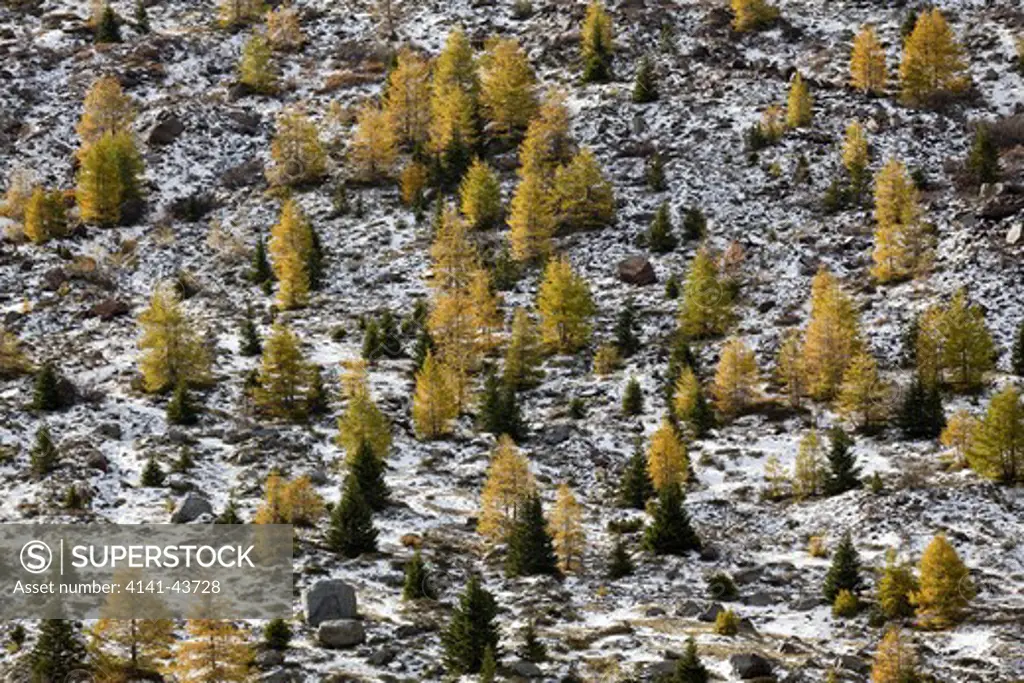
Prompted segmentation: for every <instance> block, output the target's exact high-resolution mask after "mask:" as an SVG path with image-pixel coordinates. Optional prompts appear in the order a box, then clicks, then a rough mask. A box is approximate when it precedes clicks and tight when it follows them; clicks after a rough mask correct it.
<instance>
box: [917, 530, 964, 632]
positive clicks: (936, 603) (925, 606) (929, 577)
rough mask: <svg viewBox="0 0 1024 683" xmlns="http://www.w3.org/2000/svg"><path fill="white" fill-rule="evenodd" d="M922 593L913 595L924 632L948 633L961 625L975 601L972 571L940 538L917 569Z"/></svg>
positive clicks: (931, 545)
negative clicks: (945, 630) (947, 630)
mask: <svg viewBox="0 0 1024 683" xmlns="http://www.w3.org/2000/svg"><path fill="white" fill-rule="evenodd" d="M918 573H919V575H920V582H921V590H919V591H916V592H914V593H911V595H910V601H911V603H913V604H914V605H915V606H916V607H917V612H916V613H917V621H918V624H920V625H921V626H922V627H923V628H929V629H945V628H949V627H950V626H953V625H954V624H956V623H958V622H959V621H960V620H961V619H962V618H963V616H964V613H965V611H966V609H967V606H968V604H969V603H970V601H971V599H973V598H974V595H975V588H974V583H973V582H972V581H971V573H970V570H968V569H967V567H966V566H965V565H964V563H963V561H961V560H960V556H959V555H957V553H956V550H955V549H954V548H953V546H952V545H950V543H949V541H947V540H946V537H945V536H942V535H941V534H940V535H938V536H936V537H935V538H933V539H932V542H931V543H929V544H928V547H927V548H925V550H924V553H923V554H922V555H921V564H920V566H919V567H918Z"/></svg>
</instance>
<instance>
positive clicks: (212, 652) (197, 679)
mask: <svg viewBox="0 0 1024 683" xmlns="http://www.w3.org/2000/svg"><path fill="white" fill-rule="evenodd" d="M186 631H187V636H186V638H185V639H184V640H181V641H179V642H178V645H177V647H175V648H174V667H173V668H174V673H175V675H176V676H177V677H178V680H180V681H182V683H211V682H212V681H216V682H217V683H242V682H244V681H247V680H249V663H250V661H252V652H251V651H250V649H249V646H248V645H246V643H245V637H244V635H243V634H242V632H241V631H240V630H239V629H238V627H237V626H235V625H234V624H233V623H231V622H230V621H227V620H221V619H189V621H188V626H187V627H186Z"/></svg>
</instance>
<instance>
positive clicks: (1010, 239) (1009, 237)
mask: <svg viewBox="0 0 1024 683" xmlns="http://www.w3.org/2000/svg"><path fill="white" fill-rule="evenodd" d="M1021 232H1024V223H1015V224H1013V225H1011V226H1010V229H1009V231H1007V233H1006V243H1007V244H1008V245H1009V246H1011V247H1013V246H1016V245H1018V244H1020V241H1021Z"/></svg>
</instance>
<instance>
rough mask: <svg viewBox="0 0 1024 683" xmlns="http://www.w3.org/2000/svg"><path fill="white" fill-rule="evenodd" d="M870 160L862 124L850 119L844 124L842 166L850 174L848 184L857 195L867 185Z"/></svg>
mask: <svg viewBox="0 0 1024 683" xmlns="http://www.w3.org/2000/svg"><path fill="white" fill-rule="evenodd" d="M870 161H871V158H870V156H869V154H868V138H867V136H866V135H865V134H864V126H862V125H861V124H860V121H851V122H850V124H849V125H848V126H846V136H845V137H844V138H843V166H845V167H846V172H847V173H849V174H850V184H851V185H852V186H853V191H854V194H856V195H857V196H858V197H860V195H861V194H862V193H863V192H864V190H865V188H866V187H867V185H868V164H869V163H870Z"/></svg>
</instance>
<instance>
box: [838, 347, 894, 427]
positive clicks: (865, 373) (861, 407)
mask: <svg viewBox="0 0 1024 683" xmlns="http://www.w3.org/2000/svg"><path fill="white" fill-rule="evenodd" d="M890 393H891V392H890V390H889V386H888V385H887V384H886V383H885V382H883V381H882V379H881V377H879V375H878V364H877V363H876V362H875V359H874V358H873V357H872V356H871V354H869V353H867V352H866V351H863V350H861V351H859V352H858V353H857V354H856V355H855V356H854V357H853V359H852V360H851V361H850V365H849V367H847V368H846V372H844V373H843V383H842V386H841V387H840V389H839V396H838V398H837V406H836V407H837V408H838V410H839V414H840V415H843V416H844V417H846V418H848V419H850V420H852V421H853V422H855V423H856V424H857V426H858V427H860V428H862V429H868V428H870V427H872V426H874V425H876V424H878V423H879V422H882V421H884V420H885V418H886V415H887V412H888V409H889V400H890Z"/></svg>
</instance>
